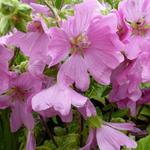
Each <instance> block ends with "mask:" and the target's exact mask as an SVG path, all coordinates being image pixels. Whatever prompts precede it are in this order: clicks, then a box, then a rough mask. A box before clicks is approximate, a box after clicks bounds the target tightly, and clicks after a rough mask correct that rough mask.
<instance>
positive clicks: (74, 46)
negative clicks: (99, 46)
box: [70, 34, 91, 56]
mask: <svg viewBox="0 0 150 150" xmlns="http://www.w3.org/2000/svg"><path fill="white" fill-rule="evenodd" d="M70 44H71V54H73V53H77V52H80V53H81V55H82V56H83V53H84V50H85V49H86V48H88V47H89V46H90V44H91V43H90V41H89V40H88V37H87V36H86V35H85V34H80V35H79V36H77V37H75V38H71V39H70Z"/></svg>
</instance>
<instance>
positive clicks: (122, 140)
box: [96, 125, 137, 150]
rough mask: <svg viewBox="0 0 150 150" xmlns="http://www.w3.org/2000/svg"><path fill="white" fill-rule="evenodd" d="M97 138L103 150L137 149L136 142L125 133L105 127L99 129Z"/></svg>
mask: <svg viewBox="0 0 150 150" xmlns="http://www.w3.org/2000/svg"><path fill="white" fill-rule="evenodd" d="M96 138H97V143H98V146H99V148H100V149H101V150H120V147H121V146H126V147H127V148H136V146H137V144H136V142H135V141H133V140H132V139H130V138H129V137H127V136H126V135H124V134H123V133H121V132H119V131H117V130H115V129H113V128H111V127H108V126H104V125H103V126H102V127H101V128H99V129H97V132H96Z"/></svg>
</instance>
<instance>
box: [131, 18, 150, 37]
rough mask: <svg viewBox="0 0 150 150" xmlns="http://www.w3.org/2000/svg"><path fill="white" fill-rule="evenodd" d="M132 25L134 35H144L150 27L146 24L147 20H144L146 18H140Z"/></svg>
mask: <svg viewBox="0 0 150 150" xmlns="http://www.w3.org/2000/svg"><path fill="white" fill-rule="evenodd" d="M130 25H131V27H132V33H133V34H134V35H140V36H144V35H145V34H146V33H147V31H148V29H149V28H150V25H149V24H146V22H145V21H144V19H143V18H142V19H140V20H139V21H138V22H133V23H130Z"/></svg>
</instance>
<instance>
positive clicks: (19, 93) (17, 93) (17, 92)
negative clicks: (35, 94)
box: [2, 87, 31, 101]
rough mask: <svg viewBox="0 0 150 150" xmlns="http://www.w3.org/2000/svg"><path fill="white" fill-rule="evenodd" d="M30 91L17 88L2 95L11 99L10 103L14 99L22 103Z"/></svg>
mask: <svg viewBox="0 0 150 150" xmlns="http://www.w3.org/2000/svg"><path fill="white" fill-rule="evenodd" d="M30 90H31V89H27V90H26V89H20V88H19V87H13V88H11V89H9V90H7V91H6V92H5V93H3V94H2V95H7V96H11V97H12V101H14V100H15V99H16V98H17V99H19V100H21V101H24V97H25V96H26V95H27V94H28V93H29V92H30Z"/></svg>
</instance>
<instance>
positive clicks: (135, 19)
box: [118, 0, 150, 59]
mask: <svg viewBox="0 0 150 150" xmlns="http://www.w3.org/2000/svg"><path fill="white" fill-rule="evenodd" d="M149 8H150V1H148V0H138V1H137V0H124V1H122V2H121V3H120V5H119V11H118V12H119V15H120V17H122V21H123V24H124V25H125V26H124V29H125V27H127V28H128V32H129V34H130V35H129V36H128V42H127V43H126V48H125V53H126V55H127V58H128V59H135V58H136V57H137V56H138V55H139V53H140V52H142V51H144V48H143V46H144V45H145V44H147V43H149V40H150V38H149V36H150V28H149V23H150V18H149V15H150V11H149Z"/></svg>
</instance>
